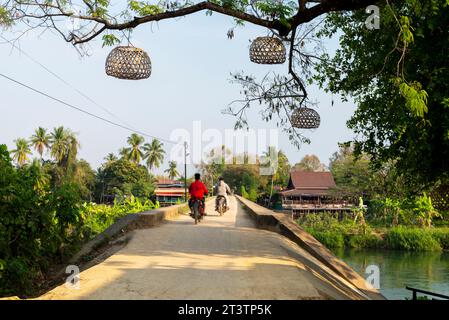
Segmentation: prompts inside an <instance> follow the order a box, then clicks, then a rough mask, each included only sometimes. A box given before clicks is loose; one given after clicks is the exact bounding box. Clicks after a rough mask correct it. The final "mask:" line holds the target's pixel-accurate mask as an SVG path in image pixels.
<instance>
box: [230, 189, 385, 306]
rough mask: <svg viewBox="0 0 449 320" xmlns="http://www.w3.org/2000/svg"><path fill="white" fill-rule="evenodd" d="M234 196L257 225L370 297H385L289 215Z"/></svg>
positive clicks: (380, 298) (379, 298) (375, 298)
mask: <svg viewBox="0 0 449 320" xmlns="http://www.w3.org/2000/svg"><path fill="white" fill-rule="evenodd" d="M236 197H237V199H238V200H239V201H240V202H241V203H242V204H243V206H244V209H245V210H246V211H247V212H248V213H249V214H250V216H251V217H252V218H253V219H254V220H255V222H256V225H257V227H259V228H262V229H267V230H271V231H274V232H277V233H279V234H282V235H283V236H285V237H287V238H289V239H290V240H292V241H293V242H295V243H296V244H298V245H299V246H300V247H301V248H302V249H304V250H305V251H307V252H308V253H310V254H311V255H312V256H313V257H314V258H316V259H317V260H319V261H320V262H321V263H323V264H324V265H325V266H327V267H328V268H329V269H331V270H333V271H334V272H336V273H337V274H339V275H340V276H341V277H343V278H344V279H345V280H346V281H349V282H350V283H351V284H352V285H354V286H355V287H356V288H357V289H358V290H360V291H361V292H362V293H363V294H365V295H366V296H367V297H369V298H370V299H373V300H384V299H385V297H384V296H382V295H381V294H380V293H379V291H378V290H376V289H374V288H372V287H370V286H369V285H367V283H366V281H365V279H364V278H363V277H362V276H360V275H359V274H358V273H357V272H355V271H354V270H353V269H352V268H351V267H349V266H348V265H347V264H346V263H344V262H343V261H341V260H340V259H338V258H337V257H336V256H335V255H333V254H332V252H331V251H329V249H327V248H326V247H325V246H324V245H323V244H322V243H321V242H319V241H318V240H316V239H315V238H314V237H313V236H312V235H311V234H309V233H307V232H306V231H304V229H302V228H301V227H300V226H298V224H297V223H295V222H294V221H293V220H292V218H291V216H290V215H288V214H285V213H276V212H274V211H272V210H269V209H267V208H265V207H262V206H260V205H258V204H256V203H254V202H252V201H250V200H247V199H244V198H242V197H240V196H236Z"/></svg>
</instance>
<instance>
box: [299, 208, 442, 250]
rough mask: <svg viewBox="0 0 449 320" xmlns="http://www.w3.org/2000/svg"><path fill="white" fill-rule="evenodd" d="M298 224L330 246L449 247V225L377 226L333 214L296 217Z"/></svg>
mask: <svg viewBox="0 0 449 320" xmlns="http://www.w3.org/2000/svg"><path fill="white" fill-rule="evenodd" d="M297 223H298V225H299V226H301V227H302V228H304V229H305V230H306V231H307V232H309V233H310V234H312V235H313V236H314V237H315V238H316V239H317V240H318V241H320V242H321V243H322V244H324V245H325V246H326V247H328V248H332V249H335V248H340V249H341V248H347V249H349V248H356V249H391V250H406V251H441V250H449V227H447V226H442V227H417V226H394V227H388V226H378V225H373V224H370V223H369V222H366V221H362V222H360V221H358V222H356V221H354V220H353V219H349V218H344V219H343V220H338V219H337V218H334V217H332V216H330V215H328V216H326V215H314V216H308V217H303V218H300V219H298V220H297Z"/></svg>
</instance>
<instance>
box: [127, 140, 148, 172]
mask: <svg viewBox="0 0 449 320" xmlns="http://www.w3.org/2000/svg"><path fill="white" fill-rule="evenodd" d="M127 142H128V144H129V145H130V147H129V148H126V149H125V150H126V153H127V158H128V159H129V160H130V161H132V162H134V163H136V164H138V163H140V160H142V158H143V152H142V150H141V145H142V144H143V143H144V142H145V139H144V138H143V137H142V136H139V135H138V134H135V133H133V134H132V135H131V136H129V137H128V140H127Z"/></svg>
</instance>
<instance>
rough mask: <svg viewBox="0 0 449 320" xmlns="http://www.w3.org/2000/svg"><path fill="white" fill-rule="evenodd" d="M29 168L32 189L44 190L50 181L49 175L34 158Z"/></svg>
mask: <svg viewBox="0 0 449 320" xmlns="http://www.w3.org/2000/svg"><path fill="white" fill-rule="evenodd" d="M30 170H31V171H32V172H33V178H34V186H33V189H34V190H36V191H38V192H44V191H45V188H46V187H47V186H48V185H49V183H50V175H48V174H47V173H45V171H44V168H43V167H42V162H41V161H39V160H38V159H36V158H35V159H34V160H33V162H32V163H31V165H30Z"/></svg>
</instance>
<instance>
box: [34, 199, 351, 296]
mask: <svg viewBox="0 0 449 320" xmlns="http://www.w3.org/2000/svg"><path fill="white" fill-rule="evenodd" d="M211 207H212V206H211V205H209V208H207V213H208V216H207V217H206V218H205V220H204V221H202V222H201V223H200V224H198V225H196V226H195V225H194V223H193V220H192V219H191V218H190V217H189V216H187V215H182V216H181V217H180V218H178V219H176V220H172V221H169V222H168V223H166V224H163V225H162V226H160V227H156V228H151V229H144V230H137V231H135V235H134V237H133V238H132V240H131V241H130V242H129V243H128V244H127V245H126V247H124V248H123V249H122V250H120V251H118V252H117V253H115V254H114V255H112V256H111V257H109V258H108V259H106V260H105V261H103V262H102V263H100V264H98V265H96V266H94V267H92V268H90V269H88V270H85V271H84V272H82V273H81V275H80V276H81V277H80V279H81V280H80V288H79V289H69V288H67V287H66V286H65V285H61V286H59V287H57V288H55V289H53V290H51V291H50V292H48V293H46V294H45V295H43V296H41V297H40V299H323V298H336V299H344V298H349V297H350V296H348V294H347V292H346V290H345V289H341V286H340V288H339V283H340V282H339V281H337V282H335V281H333V280H332V279H330V278H329V277H326V276H323V272H322V271H323V270H324V269H323V267H322V266H320V264H319V262H317V261H316V260H315V259H313V258H312V257H311V256H309V254H308V253H306V252H305V251H303V250H302V249H300V248H299V247H298V246H297V245H296V244H294V243H292V242H290V241H289V240H287V239H285V238H283V237H282V236H280V235H278V234H276V233H273V232H269V231H263V230H259V229H256V228H255V227H254V225H253V223H252V221H251V220H250V219H249V217H248V216H247V214H246V213H245V212H244V211H243V209H242V208H241V206H240V204H239V203H238V202H237V201H236V199H234V198H230V207H231V210H230V211H228V212H227V213H225V215H224V216H222V217H220V216H218V215H217V214H216V213H215V212H214V211H213V208H211ZM331 278H332V277H331ZM344 291H345V292H344Z"/></svg>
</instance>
